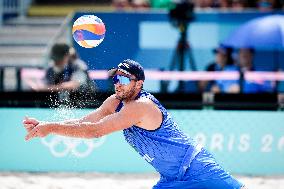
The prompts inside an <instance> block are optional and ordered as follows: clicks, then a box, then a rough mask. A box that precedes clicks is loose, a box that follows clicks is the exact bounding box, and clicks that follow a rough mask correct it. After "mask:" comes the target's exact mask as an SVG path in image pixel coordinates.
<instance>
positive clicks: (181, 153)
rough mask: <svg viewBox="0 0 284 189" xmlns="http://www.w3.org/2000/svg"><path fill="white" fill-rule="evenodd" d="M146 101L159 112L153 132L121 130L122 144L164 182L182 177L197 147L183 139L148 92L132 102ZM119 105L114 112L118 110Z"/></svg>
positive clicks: (188, 140)
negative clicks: (122, 135)
mask: <svg viewBox="0 0 284 189" xmlns="http://www.w3.org/2000/svg"><path fill="white" fill-rule="evenodd" d="M139 98H148V99H150V100H152V101H153V102H154V103H155V104H156V105H157V107H158V108H159V109H160V111H161V113H162V115H163V119H162V123H161V125H160V127H159V128H158V129H156V130H154V131H149V130H145V129H143V128H139V127H137V126H135V125H133V126H132V127H130V128H127V129H124V130H123V134H124V137H125V139H126V141H127V142H128V143H129V144H130V145H131V146H132V147H133V148H134V149H135V150H136V151H137V152H138V153H139V154H140V155H141V156H142V157H143V158H144V159H145V160H146V161H147V162H148V163H149V164H151V165H152V166H153V167H154V168H155V169H156V170H157V171H158V172H159V173H160V174H161V177H162V178H166V180H168V181H170V180H176V179H179V178H182V177H183V176H184V174H185V171H186V170H187V168H188V167H189V165H190V163H191V161H192V160H193V159H194V157H195V156H196V155H197V154H198V153H199V152H200V151H201V147H200V145H197V143H196V142H195V141H194V140H193V139H192V138H190V137H188V136H186V135H185V134H184V133H183V132H182V131H181V130H180V129H179V128H178V126H177V124H176V123H175V122H174V121H173V119H172V117H171V116H170V115H169V113H168V112H167V110H166V109H165V108H164V107H163V106H162V105H161V104H160V102H159V101H158V100H157V99H156V98H155V97H154V96H153V95H151V94H150V93H148V92H146V91H141V92H140V93H139V94H138V96H137V97H136V99H139ZM122 107H123V102H120V104H119V105H118V107H117V109H116V111H117V112H118V111H120V110H121V108H122Z"/></svg>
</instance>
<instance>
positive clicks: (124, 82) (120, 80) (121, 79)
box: [112, 75, 136, 85]
mask: <svg viewBox="0 0 284 189" xmlns="http://www.w3.org/2000/svg"><path fill="white" fill-rule="evenodd" d="M131 80H136V79H131V78H129V77H126V76H123V75H115V76H114V77H113V78H112V82H113V84H117V83H119V84H121V85H128V84H129V83H130V82H131Z"/></svg>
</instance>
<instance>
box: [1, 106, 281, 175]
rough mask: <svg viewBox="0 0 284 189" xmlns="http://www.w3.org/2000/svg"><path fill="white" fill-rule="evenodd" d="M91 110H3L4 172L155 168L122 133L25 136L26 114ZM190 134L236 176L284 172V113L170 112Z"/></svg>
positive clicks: (43, 116)
mask: <svg viewBox="0 0 284 189" xmlns="http://www.w3.org/2000/svg"><path fill="white" fill-rule="evenodd" d="M90 111H91V110H89V109H82V110H68V109H67V110H66V109H57V110H52V109H37V108H34V109H32V108H1V109H0V120H1V127H0V154H1V156H0V171H99V172H153V171H154V169H153V168H152V167H150V166H149V165H148V164H147V163H146V161H144V160H143V159H142V158H141V157H139V155H138V154H137V153H136V152H135V151H134V150H133V149H132V148H131V147H130V146H129V145H128V144H127V143H126V142H125V141H124V138H123V136H122V133H121V132H116V133H114V134H111V135H108V136H106V137H103V138H100V139H88V140H80V139H72V138H67V137H59V136H54V135H51V136H48V137H47V138H44V139H33V140H31V141H29V142H26V141H25V140H24V137H25V134H26V131H25V129H24V128H23V126H22V119H23V117H24V116H25V115H29V116H32V117H36V118H38V119H40V120H45V121H48V120H49V121H54V120H62V119H66V118H77V117H80V116H82V115H84V114H86V113H88V112H90ZM170 113H171V114H172V116H173V117H174V119H175V120H176V122H177V123H178V124H179V126H180V128H181V129H182V130H184V131H185V132H186V133H187V134H188V135H189V136H191V137H194V138H196V140H198V141H199V142H200V143H201V144H203V145H204V146H205V147H206V148H207V149H208V150H209V151H211V152H212V153H213V154H214V155H215V157H216V159H217V161H218V162H219V163H220V164H221V165H222V166H223V167H224V168H225V169H227V170H228V171H230V172H232V173H236V174H253V175H275V174H284V158H283V157H284V127H283V123H284V112H271V111H270V112H269V111H214V110H170Z"/></svg>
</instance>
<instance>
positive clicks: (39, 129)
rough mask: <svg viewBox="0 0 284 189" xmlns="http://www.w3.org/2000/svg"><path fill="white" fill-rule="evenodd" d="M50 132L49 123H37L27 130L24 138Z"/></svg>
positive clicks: (42, 135) (40, 135)
mask: <svg viewBox="0 0 284 189" xmlns="http://www.w3.org/2000/svg"><path fill="white" fill-rule="evenodd" d="M50 132H51V125H50V124H49V123H38V124H37V125H36V126H35V127H34V128H33V129H32V130H30V131H28V134H27V136H26V137H25V139H26V140H30V139H32V138H34V137H45V136H47V135H48V134H49V133H50Z"/></svg>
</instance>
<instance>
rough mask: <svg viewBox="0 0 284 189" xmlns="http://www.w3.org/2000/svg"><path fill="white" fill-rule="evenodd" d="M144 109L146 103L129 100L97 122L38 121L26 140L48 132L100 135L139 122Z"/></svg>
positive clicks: (83, 136)
mask: <svg viewBox="0 0 284 189" xmlns="http://www.w3.org/2000/svg"><path fill="white" fill-rule="evenodd" d="M144 111H147V105H145V104H143V103H141V102H131V103H129V104H127V105H125V106H124V107H123V108H122V109H121V111H120V112H117V113H113V114H110V115H107V116H105V117H104V118H102V119H101V120H99V121H97V122H81V123H77V124H66V123H58V122H57V123H39V124H38V125H37V126H36V127H35V128H34V129H32V130H31V131H30V132H29V133H28V135H27V136H26V140H29V139H31V138H34V137H45V136H46V135H48V134H50V133H53V134H58V135H63V136H69V137H78V138H94V137H101V136H103V135H106V134H109V133H112V132H115V131H118V130H122V129H125V128H128V127H131V126H132V125H135V124H137V123H139V122H140V121H141V119H142V118H143V116H144Z"/></svg>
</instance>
